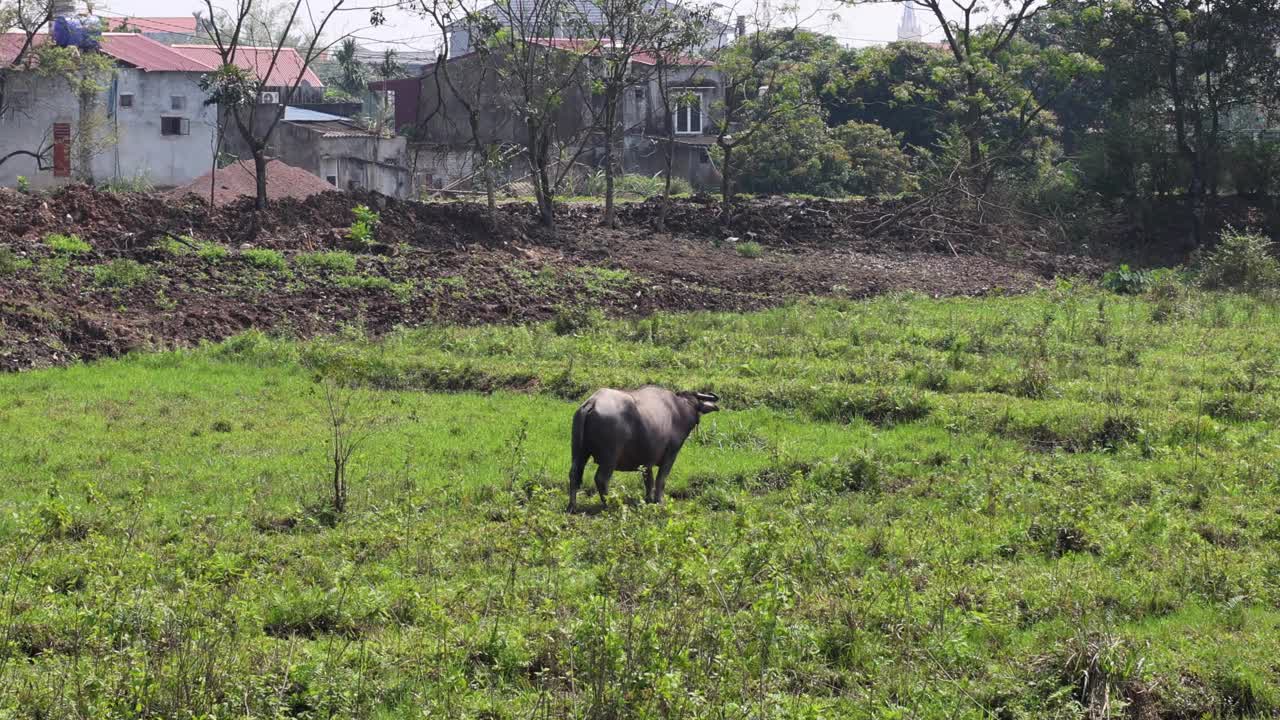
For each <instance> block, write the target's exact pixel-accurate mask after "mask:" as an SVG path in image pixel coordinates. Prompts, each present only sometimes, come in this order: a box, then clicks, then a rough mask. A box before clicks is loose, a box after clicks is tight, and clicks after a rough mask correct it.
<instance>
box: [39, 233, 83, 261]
mask: <svg viewBox="0 0 1280 720" xmlns="http://www.w3.org/2000/svg"><path fill="white" fill-rule="evenodd" d="M44 244H45V245H48V246H49V249H50V250H53V252H54V253H55V254H57V255H65V256H67V257H75V256H77V255H85V254H87V253H90V252H93V246H92V245H90V244H89V243H87V242H85V241H83V240H81V239H80V237H79V236H78V235H61V234H59V233H53V234H52V235H47V236H45V239H44Z"/></svg>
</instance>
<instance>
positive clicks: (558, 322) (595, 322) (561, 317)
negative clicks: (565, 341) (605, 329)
mask: <svg viewBox="0 0 1280 720" xmlns="http://www.w3.org/2000/svg"><path fill="white" fill-rule="evenodd" d="M602 323H604V313H602V312H601V311H600V310H599V309H598V308H588V307H584V306H582V305H562V306H560V307H559V308H557V309H556V314H555V316H554V317H553V318H551V331H552V332H554V333H555V334H557V335H577V334H579V333H583V332H587V331H590V330H593V329H595V328H597V327H599V326H600V325H601V324H602Z"/></svg>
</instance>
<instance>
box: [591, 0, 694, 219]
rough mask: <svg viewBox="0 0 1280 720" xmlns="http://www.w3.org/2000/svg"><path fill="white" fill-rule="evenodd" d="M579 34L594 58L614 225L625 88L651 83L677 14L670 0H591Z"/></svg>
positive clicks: (597, 121) (595, 110)
mask: <svg viewBox="0 0 1280 720" xmlns="http://www.w3.org/2000/svg"><path fill="white" fill-rule="evenodd" d="M588 8H589V9H588V12H587V13H586V17H585V18H583V22H582V28H581V31H580V32H576V33H574V34H575V35H580V36H582V37H584V38H586V39H589V41H590V43H589V46H588V50H589V51H590V52H591V54H592V55H593V57H592V58H591V59H590V61H589V62H588V63H587V65H586V69H587V74H588V80H589V82H590V83H591V88H592V90H593V92H594V93H595V94H596V95H597V96H598V97H599V98H600V103H599V104H596V103H592V104H591V105H590V107H591V108H592V115H593V120H594V126H595V130H596V131H597V132H598V133H599V135H600V141H601V144H602V145H603V148H604V158H603V165H604V182H605V191H604V224H605V225H606V226H608V227H613V226H614V225H616V215H615V211H614V178H615V175H616V174H617V171H618V165H619V163H618V156H617V150H618V144H619V140H620V139H621V138H620V136H621V135H622V134H623V133H624V132H625V131H626V128H624V127H622V115H623V108H622V103H623V99H624V96H625V93H626V90H627V89H628V88H630V87H632V86H636V85H647V84H648V83H649V81H650V80H651V79H652V77H653V75H654V73H655V71H656V63H655V64H648V63H639V62H637V60H638V59H642V58H643V59H649V58H651V57H652V56H653V55H654V54H655V53H656V51H657V49H658V48H659V47H663V48H665V49H668V50H670V48H669V47H668V46H669V45H670V40H669V39H668V38H667V36H668V35H669V34H671V32H672V30H673V29H674V28H675V25H676V21H677V20H678V18H679V15H678V13H677V11H675V10H674V8H672V7H671V6H669V5H668V4H667V2H666V0H589V6H588Z"/></svg>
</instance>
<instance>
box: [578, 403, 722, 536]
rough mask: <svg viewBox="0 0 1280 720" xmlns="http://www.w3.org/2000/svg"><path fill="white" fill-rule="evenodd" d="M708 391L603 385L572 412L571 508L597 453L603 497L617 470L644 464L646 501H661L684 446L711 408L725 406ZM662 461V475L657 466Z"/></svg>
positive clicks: (597, 474) (599, 481)
mask: <svg viewBox="0 0 1280 720" xmlns="http://www.w3.org/2000/svg"><path fill="white" fill-rule="evenodd" d="M719 401H720V398H718V397H716V396H715V395H713V394H711V393H706V392H680V393H674V392H671V391H670V390H666V389H664V388H660V387H655V386H653V385H646V386H644V387H642V388H639V389H637V390H614V389H612V388H604V389H601V390H597V391H596V393H595V394H594V395H592V396H591V397H589V398H587V401H586V402H584V403H582V406H581V407H579V408H578V411H577V412H576V413H574V414H573V465H572V466H571V467H570V469H569V512H573V511H574V510H575V509H576V508H577V505H578V488H579V487H580V486H581V485H582V472H583V470H585V469H586V466H587V458H593V459H594V460H595V461H596V465H597V466H598V468H597V469H596V490H598V491H599V492H600V502H602V503H603V502H605V495H606V494H607V493H608V492H609V478H610V477H611V476H612V475H613V471H614V470H622V471H624V472H629V471H632V470H640V469H643V470H644V499H645V502H651V503H660V502H662V493H663V489H664V488H665V487H666V484H667V475H668V474H669V473H670V472H671V466H672V465H673V464H675V461H676V455H677V454H679V452H680V447H681V446H682V445H684V441H685V439H686V438H688V437H689V433H691V432H693V429H694V428H695V427H697V426H698V420H699V419H700V418H701V417H702V416H703V415H704V414H706V413H710V412H715V411H716V410H719V409H720V408H719V407H717V406H716V403H717V402H719ZM655 465H656V466H657V467H658V480H657V482H656V483H655V482H654V479H653V468H654V466H655Z"/></svg>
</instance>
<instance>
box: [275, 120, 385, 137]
mask: <svg viewBox="0 0 1280 720" xmlns="http://www.w3.org/2000/svg"><path fill="white" fill-rule="evenodd" d="M291 124H294V125H297V126H298V127H302V128H306V129H308V130H311V131H314V132H317V133H320V137H325V138H344V137H347V138H355V137H376V136H377V133H372V132H369V131H368V130H365V129H364V128H362V127H360V126H358V125H355V124H354V123H351V122H346V121H341V122H339V121H331V120H330V121H322V122H296V121H295V122H292V123H291Z"/></svg>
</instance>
